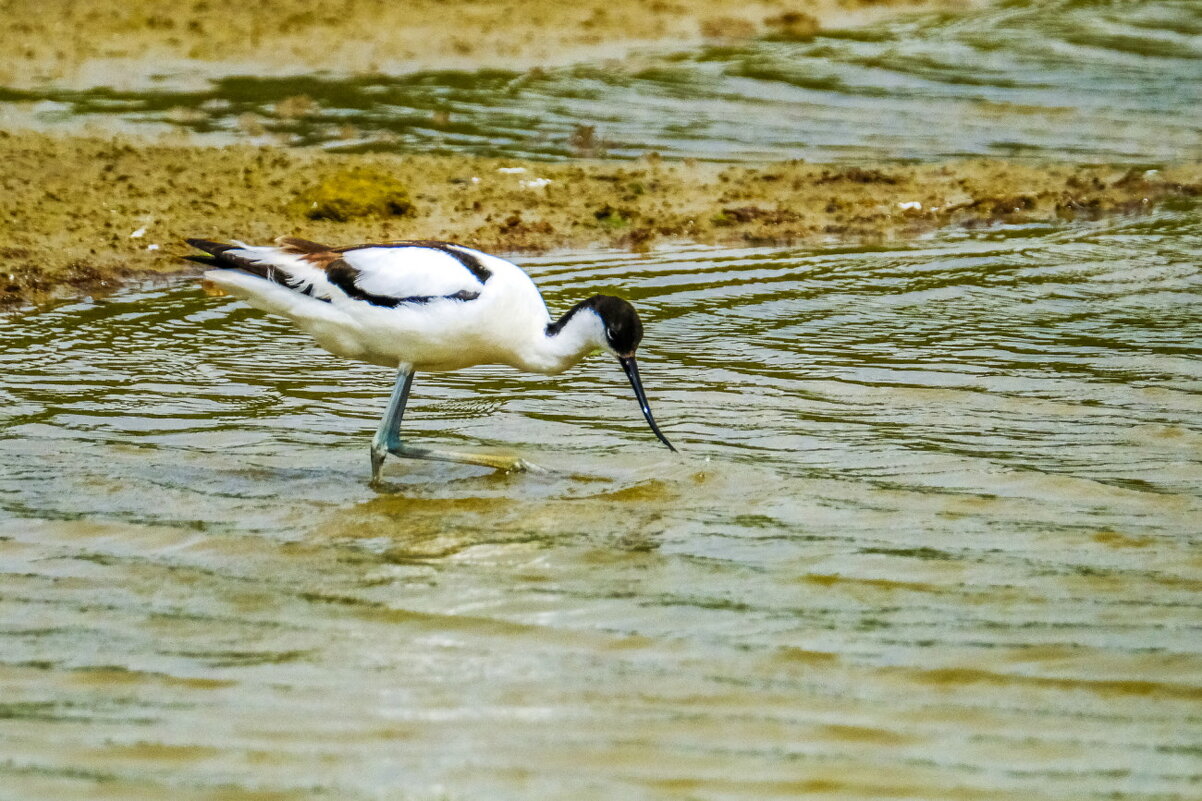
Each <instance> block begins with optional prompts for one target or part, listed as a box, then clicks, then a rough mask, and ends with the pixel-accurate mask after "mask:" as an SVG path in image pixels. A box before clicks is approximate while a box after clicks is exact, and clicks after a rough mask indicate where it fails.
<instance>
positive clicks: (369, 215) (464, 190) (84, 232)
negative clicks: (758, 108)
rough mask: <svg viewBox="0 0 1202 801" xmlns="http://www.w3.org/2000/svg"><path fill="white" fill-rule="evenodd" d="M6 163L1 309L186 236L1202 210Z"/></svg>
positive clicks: (630, 237)
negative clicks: (1158, 209) (1155, 209)
mask: <svg viewBox="0 0 1202 801" xmlns="http://www.w3.org/2000/svg"><path fill="white" fill-rule="evenodd" d="M0 163H3V164H5V170H4V171H3V174H2V175H0V303H3V304H7V305H12V304H15V303H23V302H29V301H37V300H40V299H45V298H48V297H54V296H56V295H72V294H78V293H79V292H82V291H97V290H100V289H103V288H104V287H106V286H113V285H115V284H117V283H119V282H120V281H121V280H122V279H125V278H128V277H131V276H145V275H149V274H155V273H162V274H168V273H174V272H179V271H181V270H185V269H188V268H189V264H188V263H187V262H184V261H182V260H181V257H182V256H184V255H185V254H186V253H187V252H188V250H187V248H186V246H184V245H183V244H182V240H183V239H184V238H185V237H206V238H217V239H221V238H235V239H241V240H245V241H248V242H265V241H270V240H271V239H273V238H275V237H277V236H280V235H295V236H303V237H305V238H309V239H314V240H318V241H324V242H327V243H329V244H349V243H354V242H368V241H385V240H394V239H409V238H419V239H446V240H452V241H457V242H462V243H465V244H468V245H471V246H474V247H478V248H481V249H483V250H487V251H492V252H498V253H508V254H520V253H530V252H540V251H547V250H553V249H560V248H569V247H571V248H580V247H597V246H601V247H617V248H626V249H630V250H642V249H647V248H651V247H655V246H656V245H659V244H666V243H670V242H673V241H690V242H702V243H713V244H727V245H795V244H806V243H812V244H817V243H824V242H831V241H840V242H877V241H884V240H890V239H898V238H905V237H913V236H918V235H922V234H924V233H928V232H931V231H934V230H936V229H940V228H944V227H948V226H961V227H980V226H993V225H999V224H1007V223H1011V224H1013V223H1045V222H1046V223H1054V222H1058V221H1068V220H1093V219H1098V218H1101V217H1105V216H1108V215H1116V214H1140V213H1145V212H1148V211H1150V210H1152V209H1153V208H1155V207H1156V206H1158V205H1160V204H1164V203H1166V202H1174V201H1178V200H1185V201H1188V199H1191V198H1195V197H1197V196H1198V195H1199V194H1200V193H1202V163H1186V164H1179V165H1174V166H1170V167H1165V168H1164V169H1161V170H1145V169H1142V168H1140V169H1131V168H1129V167H1106V166H1075V165H1067V164H1059V165H1056V164H1054V165H1038V166H1036V165H1028V164H1016V163H1009V162H1002V161H990V160H969V161H955V162H947V163H943V164H931V165H918V166H902V165H891V166H878V167H875V168H871V169H869V168H863V167H855V166H830V165H821V164H808V163H803V162H784V163H776V164H763V165H758V166H745V165H739V166H731V165H722V164H709V163H700V162H691V161H685V162H669V161H664V160H661V159H659V158H657V157H655V156H653V155H652V156H649V157H646V158H643V159H640V160H637V161H630V162H599V161H575V162H568V163H541V162H519V161H517V160H514V159H489V158H479V157H469V156H400V155H391V154H369V155H339V154H330V153H324V152H319V151H314V150H284V149H275V148H262V147H252V146H239V147H227V148H216V147H200V146H194V145H186V144H166V143H161V142H160V143H151V142H147V141H144V140H137V139H120V138H116V139H114V138H82V137H54V136H50V135H45V134H36V133H19V134H15V133H14V134H5V133H0Z"/></svg>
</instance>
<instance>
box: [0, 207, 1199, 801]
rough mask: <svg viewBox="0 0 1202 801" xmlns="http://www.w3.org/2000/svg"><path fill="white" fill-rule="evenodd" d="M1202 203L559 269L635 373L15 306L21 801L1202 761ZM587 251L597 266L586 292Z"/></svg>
mask: <svg viewBox="0 0 1202 801" xmlns="http://www.w3.org/2000/svg"><path fill="white" fill-rule="evenodd" d="M1200 256H1202V223H1200V222H1199V221H1198V218H1197V215H1196V214H1195V213H1193V212H1188V211H1185V212H1166V213H1163V214H1160V215H1157V216H1154V217H1145V218H1140V219H1127V220H1122V221H1117V222H1113V223H1110V224H1105V225H1097V226H1092V227H1081V226H1077V227H1072V228H1028V229H1003V230H997V231H993V232H987V233H986V232H976V233H971V234H949V235H946V236H941V237H939V238H934V239H931V240H928V241H923V242H916V243H911V244H909V245H904V246H896V247H881V248H878V249H862V248H860V249H852V248H844V249H825V250H823V249H817V250H814V249H811V250H793V251H768V250H715V249H705V248H686V249H680V250H676V251H665V252H659V253H656V254H652V255H649V256H632V255H630V254H621V253H594V254H577V255H571V256H558V257H556V256H549V257H543V258H539V259H531V260H529V261H528V264H529V269H530V271H531V273H532V274H533V275H534V276H535V277H536V280H538V282H539V283H540V285H541V286H542V287H543V288H544V290H545V293H546V295H547V297H548V298H549V302H550V305H551V306H552V308H553V309H562V308H564V307H566V306H567V305H568V304H569V303H571V302H572V301H574V300H575V299H577V298H578V297H579V296H581V295H582V294H584V292H585V291H593V290H603V289H607V288H608V289H614V290H620V291H622V292H623V293H624V294H627V295H628V296H630V297H631V298H632V299H634V300H635V302H636V303H637V305H638V307H639V308H640V309H641V310H642V312H643V314H644V317H645V319H646V321H647V327H648V332H649V333H648V338H647V340H646V342H645V347H644V348H643V352H642V354H641V361H642V363H643V367H644V369H643V374H644V379H645V381H646V383H647V386H648V390H649V392H650V395H651V399H652V403H653V406H654V408H655V411H656V414H657V416H658V418H659V420H660V422H661V423H662V424H663V426H664V428H665V431H666V432H667V433H668V435H669V436H670V437H672V438H673V440H674V441H676V442H677V443H678V444H679V445H680V447H681V449H682V453H681V454H680V455H679V456H674V455H672V454H670V453H668V452H667V451H666V450H665V449H663V448H662V447H661V446H659V445H658V444H657V443H656V442H655V440H654V438H653V437H652V436H651V434H650V432H649V431H647V430H646V429H645V424H644V423H643V422H642V420H641V418H640V415H639V414H638V410H637V408H636V406H635V403H634V399H633V398H632V397H630V396H629V395H630V393H629V389H628V387H626V386H625V379H624V377H623V376H622V375H621V372H620V370H619V369H618V367H617V365H615V364H610V363H609V360H607V359H605V358H602V357H600V356H597V357H593V358H592V359H591V360H589V361H587V362H586V363H585V364H583V365H581V366H580V367H578V368H577V369H576V370H574V371H573V372H571V373H569V374H567V375H565V376H562V377H559V378H556V379H540V378H535V377H526V376H522V375H520V374H517V373H515V372H513V371H508V370H502V369H477V370H471V371H464V372H462V373H457V374H453V375H446V376H419V379H418V382H417V384H416V385H415V398H414V401H413V403H412V405H411V413H410V415H409V417H408V419H407V421H406V427H407V430H408V431H409V432H411V434H412V437H413V438H414V440H416V441H419V442H421V443H428V444H434V445H441V446H446V447H459V448H466V447H474V446H477V445H480V444H481V443H483V445H484V446H487V447H490V448H495V449H498V450H506V451H517V452H521V453H522V454H523V455H525V456H527V457H529V458H532V459H534V460H536V461H538V462H541V463H542V464H544V465H546V466H548V467H550V468H553V469H554V471H555V472H553V473H552V474H550V475H548V476H532V475H512V476H506V475H498V474H494V473H490V472H488V471H485V470H482V469H477V468H472V467H466V466H456V465H445V464H434V463H420V462H403V461H399V460H393V461H391V462H390V463H389V465H388V467H387V468H386V472H387V479H388V486H387V487H386V488H384V489H383V490H382V491H375V490H372V489H371V488H369V487H368V486H367V483H366V478H367V475H368V472H369V469H368V458H367V442H368V439H369V436H370V432H371V430H372V429H373V427H374V425H375V422H376V419H377V417H378V415H379V414H380V413H381V412H382V410H383V406H384V402H385V399H386V395H387V392H388V390H389V388H390V384H391V376H390V375H388V373H387V371H384V370H380V369H378V368H372V367H360V366H354V365H348V364H344V363H342V362H339V361H337V360H335V359H333V358H332V357H329V356H327V355H325V354H323V353H322V352H321V351H319V350H317V349H316V348H315V347H313V346H312V345H310V344H309V343H308V342H307V341H306V339H305V338H304V337H303V336H302V335H299V334H296V333H294V332H293V331H292V330H291V329H290V328H289V327H288V326H287V325H286V324H284V323H282V322H280V321H277V320H273V319H270V318H266V317H263V316H261V315H260V314H258V313H257V312H253V311H250V310H248V309H246V308H244V307H243V306H242V305H241V304H239V303H236V302H233V301H231V300H229V299H226V298H209V297H206V296H204V295H203V294H201V293H200V292H199V290H198V289H197V287H196V286H195V285H194V283H192V282H191V281H185V282H181V283H173V284H167V285H159V286H147V287H141V288H136V289H130V290H126V291H122V292H119V293H117V294H115V295H113V296H111V297H107V298H103V299H97V300H93V301H86V302H79V303H73V304H66V305H59V306H56V307H54V308H50V309H44V310H40V311H37V312H29V313H23V314H19V315H15V316H11V317H8V318H4V319H2V320H0V343H2V347H0V401H2V403H0V463H2V464H3V465H4V466H5V469H4V471H3V475H2V476H0V509H2V511H0V573H3V579H2V581H0V686H3V687H4V695H3V698H0V799H4V800H5V801H8V800H9V799H35V798H47V799H49V798H54V799H99V798H120V799H135V798H147V799H149V798H164V797H171V798H180V799H193V798H197V799H202V798H203V799H217V798H220V799H268V798H270V799H301V798H305V799H307V798H326V797H328V798H337V799H360V798H364V799H384V798H387V799H394V798H416V799H427V798H430V799H433V798H463V799H468V798H490V799H510V798H512V799H518V798H574V799H587V798H614V799H617V798H622V799H638V798H648V799H651V798H690V799H727V798H730V799H733V798H749V799H750V798H754V799H762V798H794V797H798V796H806V797H810V796H815V797H832V798H838V797H853V798H863V797H889V798H895V797H897V798H915V799H934V798H989V799H1018V798H1022V799H1030V798H1063V799H1081V798H1100V797H1108V798H1109V797H1122V798H1140V799H1185V798H1194V797H1197V794H1198V792H1199V789H1200V788H1202V601H1200V600H1199V598H1200V597H1202V596H1200V595H1199V592H1200V591H1202V526H1200V525H1199V521H1202V359H1200V358H1199V357H1200V356H1202V345H1200V344H1199V343H1202V314H1200V313H1199V312H1198V309H1199V308H1200V307H1199V301H1200V300H1202V273H1200V272H1199V269H1198V264H1199V257H1200ZM584 288H587V289H584Z"/></svg>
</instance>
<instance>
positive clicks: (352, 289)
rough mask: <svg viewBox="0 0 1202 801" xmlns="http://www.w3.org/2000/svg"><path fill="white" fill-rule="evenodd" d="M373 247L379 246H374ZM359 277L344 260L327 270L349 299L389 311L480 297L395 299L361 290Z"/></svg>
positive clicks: (461, 292)
mask: <svg viewBox="0 0 1202 801" xmlns="http://www.w3.org/2000/svg"><path fill="white" fill-rule="evenodd" d="M373 247H377V246H375V245H373ZM358 277H359V271H358V270H356V269H355V268H354V267H352V266H351V265H349V264H347V263H346V262H345V261H343V260H342V259H338V260H337V261H332V262H330V266H329V267H327V268H326V278H328V279H329V280H330V283H331V284H333V285H334V286H336V287H338V288H339V289H341V290H342V291H343V292H345V293H346V296H347V297H348V298H351V299H353V300H364V301H367V302H368V303H370V304H372V305H373V306H383V307H384V308H388V309H395V308H396V307H397V306H400V305H401V304H402V303H430V302H431V301H435V300H475V299H476V298H478V297H480V293H479V292H471V291H469V290H466V289H461V290H459V291H458V292H456V293H455V294H453V295H413V296H410V297H407V298H394V297H392V296H390V295H377V294H375V293H374V292H368V291H366V290H364V289H362V288H360V286H359V285H358V284H357V283H355V281H356V279H357V278H358Z"/></svg>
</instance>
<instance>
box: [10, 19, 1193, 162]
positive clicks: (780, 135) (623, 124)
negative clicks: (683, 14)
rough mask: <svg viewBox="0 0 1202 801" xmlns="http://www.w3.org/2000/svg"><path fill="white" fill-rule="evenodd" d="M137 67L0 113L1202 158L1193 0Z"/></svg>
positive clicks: (391, 134) (787, 146) (301, 127)
mask: <svg viewBox="0 0 1202 801" xmlns="http://www.w3.org/2000/svg"><path fill="white" fill-rule="evenodd" d="M120 80H121V82H122V83H127V82H129V80H130V76H128V75H122V76H120ZM135 83H139V84H141V83H145V84H146V85H144V86H143V85H139V88H137V89H132V90H131V89H126V88H121V86H117V87H116V88H114V87H113V86H111V85H107V84H104V83H102V84H100V85H97V86H94V87H91V88H88V89H85V90H70V91H68V90H64V89H61V88H56V87H55V86H53V85H47V86H44V87H39V88H34V89H22V90H13V89H4V88H0V122H4V121H7V122H8V123H10V124H24V125H28V124H32V125H35V126H38V127H49V128H54V127H57V126H63V125H78V124H79V122H80V121H83V120H87V121H89V122H90V123H92V124H93V125H99V126H101V129H102V130H103V129H108V128H116V129H126V130H128V129H131V128H132V129H134V130H171V129H182V130H187V131H191V132H194V133H196V134H199V135H203V136H206V137H211V138H213V139H215V140H216V141H234V140H250V141H271V142H283V143H287V144H294V145H315V144H316V145H324V146H328V147H336V148H341V149H350V150H365V149H366V150H402V151H404V150H418V151H421V152H429V151H431V150H451V151H455V152H465V151H466V152H474V153H484V154H490V155H513V156H529V157H535V158H557V157H562V156H565V155H589V156H597V155H608V156H611V157H630V156H638V155H641V154H643V153H645V152H647V151H658V152H660V153H663V154H665V155H670V156H692V157H696V158H701V159H720V160H740V159H763V158H771V159H780V158H805V159H809V160H813V161H831V160H844V161H857V160H873V159H880V158H889V159H933V158H949V157H956V156H964V155H987V156H1005V157H1008V158H1025V159H1041V158H1048V157H1051V158H1058V159H1064V158H1069V159H1073V160H1079V161H1103V162H1127V163H1130V162H1137V163H1138V162H1145V163H1146V162H1158V161H1162V160H1166V159H1182V158H1187V159H1189V158H1192V159H1196V158H1202V114H1199V111H1198V110H1199V108H1202V3H1198V2H1197V0H1148V1H1147V2H1127V1H1126V0H1046V1H1045V0H1040V1H1039V2H1013V1H1012V2H1000V3H997V4H995V5H993V6H991V7H988V8H986V9H983V10H975V11H973V12H971V13H966V14H962V15H944V14H930V13H928V14H920V15H916V16H914V17H911V18H903V19H902V20H901V21H899V20H897V19H893V20H890V21H888V22H884V23H881V24H879V25H876V26H873V27H868V28H858V29H854V30H842V31H840V30H835V31H827V32H823V33H822V34H820V35H819V36H818V37H816V38H815V39H813V40H812V41H805V42H796V41H772V40H761V41H754V42H748V43H744V44H739V45H731V46H723V47H711V48H708V49H703V50H700V51H696V52H685V53H654V52H651V53H646V54H643V55H641V56H636V57H632V58H628V59H624V60H618V61H613V62H609V63H606V64H591V65H581V66H576V67H567V68H557V69H545V70H534V71H531V72H514V71H505V70H486V71H481V72H425V73H417V74H404V75H393V74H380V75H371V76H346V75H339V74H336V73H326V74H317V75H305V76H293V77H286V78H261V77H253V76H246V75H230V76H227V77H223V78H221V79H218V80H214V81H212V82H207V83H206V82H202V85H201V86H199V87H198V86H197V85H196V84H197V81H196V79H195V76H191V75H187V74H162V75H157V76H154V77H153V78H152V79H151V80H149V81H146V82H135Z"/></svg>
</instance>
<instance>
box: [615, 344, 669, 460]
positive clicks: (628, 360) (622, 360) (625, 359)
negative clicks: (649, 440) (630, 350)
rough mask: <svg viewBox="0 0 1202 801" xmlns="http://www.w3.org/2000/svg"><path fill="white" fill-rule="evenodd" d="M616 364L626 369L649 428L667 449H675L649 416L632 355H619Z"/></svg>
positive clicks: (636, 365)
mask: <svg viewBox="0 0 1202 801" xmlns="http://www.w3.org/2000/svg"><path fill="white" fill-rule="evenodd" d="M618 364H620V365H622V369H623V370H625V371H626V377H627V378H629V379H630V386H632V387H634V396H635V397H636V398H638V399H639V406H640V407H641V408H642V410H643V417H646V418H647V425H649V426H651V430H652V431H654V432H655V436H657V437H659V441H660V442H662V443H664V444H665V445H667V446H668V450H670V451H675V450H676V449H675V448H673V447H672V443H671V442H668V438H667V437H665V436H664V432H662V431H660V430H659V426H657V425H656V424H655V418H654V417H652V416H651V407H650V406H649V405H648V404H647V393H646V392H644V391H643V382H642V381H641V380H640V379H639V365H638V362H636V361H635V360H634V357H633V356H619V357H618Z"/></svg>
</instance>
